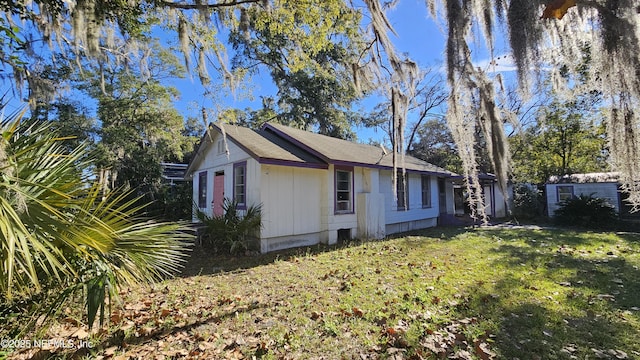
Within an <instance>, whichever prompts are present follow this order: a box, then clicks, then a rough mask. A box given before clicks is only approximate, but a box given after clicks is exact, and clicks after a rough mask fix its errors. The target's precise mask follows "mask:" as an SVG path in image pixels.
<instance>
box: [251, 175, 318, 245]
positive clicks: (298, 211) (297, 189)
mask: <svg viewBox="0 0 640 360" xmlns="http://www.w3.org/2000/svg"><path fill="white" fill-rule="evenodd" d="M323 172H324V171H323V170H316V169H304V168H296V167H287V166H275V165H263V166H262V171H261V180H262V182H261V184H260V188H261V194H260V196H261V202H262V204H263V230H262V233H261V234H262V237H263V238H270V237H280V236H288V235H300V234H308V233H315V232H320V231H321V225H320V206H319V205H320V189H321V181H322V173H323Z"/></svg>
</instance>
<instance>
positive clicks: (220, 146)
mask: <svg viewBox="0 0 640 360" xmlns="http://www.w3.org/2000/svg"><path fill="white" fill-rule="evenodd" d="M217 150H218V155H222V154H224V153H226V149H225V146H224V140H218V142H217Z"/></svg>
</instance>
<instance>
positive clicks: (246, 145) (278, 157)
mask: <svg viewBox="0 0 640 360" xmlns="http://www.w3.org/2000/svg"><path fill="white" fill-rule="evenodd" d="M213 127H214V128H215V129H217V130H218V131H221V132H222V131H224V133H225V134H226V136H227V137H228V138H230V139H231V140H232V141H234V143H235V144H236V145H238V146H240V147H241V148H242V149H243V150H245V151H246V152H247V153H249V154H250V155H251V156H253V157H254V158H256V160H258V161H260V162H261V163H267V162H269V161H270V160H272V161H284V162H291V163H298V165H303V164H306V165H310V166H313V167H326V163H324V162H323V161H322V160H320V159H319V158H318V157H316V156H313V155H312V154H310V153H309V152H307V151H304V150H303V149H301V148H299V147H297V146H295V145H293V144H292V143H290V142H288V141H286V140H284V139H282V138H281V137H278V136H276V135H275V134H273V133H271V132H268V131H265V130H253V129H249V128H247V127H243V126H235V125H229V124H224V125H221V126H219V125H217V124H213ZM292 165H295V164H292Z"/></svg>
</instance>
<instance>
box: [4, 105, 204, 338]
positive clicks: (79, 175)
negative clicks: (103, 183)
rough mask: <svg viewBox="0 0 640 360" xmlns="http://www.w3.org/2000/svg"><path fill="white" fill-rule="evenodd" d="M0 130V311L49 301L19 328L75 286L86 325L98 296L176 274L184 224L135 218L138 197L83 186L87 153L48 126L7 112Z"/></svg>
mask: <svg viewBox="0 0 640 360" xmlns="http://www.w3.org/2000/svg"><path fill="white" fill-rule="evenodd" d="M0 132H1V133H2V137H0V252H1V253H2V260H3V261H2V262H1V263H0V308H2V309H7V308H12V306H13V304H15V303H16V302H20V301H22V302H27V303H31V302H33V303H35V304H39V303H42V304H46V303H49V304H51V308H49V309H45V308H43V307H39V306H32V307H31V309H32V310H33V311H35V316H34V317H32V318H31V320H32V321H30V322H26V324H25V323H22V324H20V325H21V326H25V327H30V326H33V325H34V324H35V320H37V319H38V318H39V317H40V315H47V314H51V313H52V312H55V310H56V309H60V307H61V304H62V303H63V302H64V301H67V300H69V296H70V295H71V294H72V293H73V292H74V291H75V290H77V289H79V288H80V287H85V288H86V289H85V294H86V295H87V298H86V305H87V310H88V315H89V325H91V324H92V323H93V320H94V319H95V317H96V316H98V315H99V317H100V318H101V319H102V318H104V308H103V306H104V305H103V304H104V303H103V302H102V300H104V299H105V296H106V295H105V294H106V293H105V291H106V292H107V293H108V294H115V293H116V291H115V290H116V289H117V287H118V286H119V285H121V284H128V285H130V284H136V283H140V282H142V283H144V282H150V281H155V280H160V279H162V278H165V277H167V276H171V275H172V274H175V273H176V272H177V271H179V269H180V267H181V264H182V261H184V258H185V256H186V254H187V252H186V250H187V246H188V245H187V241H191V240H192V236H190V235H188V234H187V233H186V232H185V231H184V230H185V229H186V225H187V224H184V223H173V224H172V223H158V222H154V221H151V219H147V218H142V217H139V216H138V215H136V214H139V213H141V210H142V209H143V206H140V205H138V203H139V201H138V200H139V199H138V198H136V197H132V196H131V194H130V193H129V192H127V191H122V190H114V191H112V192H108V193H105V192H103V191H102V187H100V186H99V185H97V184H92V182H91V181H90V175H91V174H90V171H89V170H90V169H91V168H92V160H93V158H92V156H91V154H87V152H86V147H84V146H79V147H77V148H75V149H73V150H72V151H70V152H69V151H67V147H66V146H65V144H64V140H65V138H60V137H57V134H56V132H54V131H51V125H50V124H46V123H45V124H43V123H38V122H28V121H21V117H20V115H19V114H15V115H13V116H10V117H9V118H8V119H5V120H4V121H3V122H2V124H1V128H0ZM52 298H53V299H55V300H51V299H52ZM29 315H34V314H23V315H21V316H29Z"/></svg>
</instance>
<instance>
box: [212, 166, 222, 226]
mask: <svg viewBox="0 0 640 360" xmlns="http://www.w3.org/2000/svg"><path fill="white" fill-rule="evenodd" d="M223 203H224V174H216V175H215V176H214V177H213V201H212V205H213V216H220V215H223V214H224V210H223V209H222V205H223Z"/></svg>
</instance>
